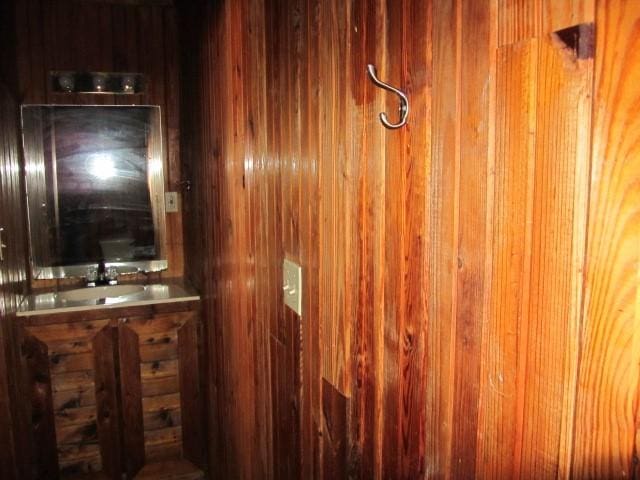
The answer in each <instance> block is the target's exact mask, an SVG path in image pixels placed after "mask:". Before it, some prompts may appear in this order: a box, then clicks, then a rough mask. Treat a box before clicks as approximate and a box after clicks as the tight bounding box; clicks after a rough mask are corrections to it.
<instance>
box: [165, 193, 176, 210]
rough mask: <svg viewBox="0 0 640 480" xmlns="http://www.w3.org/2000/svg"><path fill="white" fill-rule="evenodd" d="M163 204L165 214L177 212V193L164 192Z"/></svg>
mask: <svg viewBox="0 0 640 480" xmlns="http://www.w3.org/2000/svg"><path fill="white" fill-rule="evenodd" d="M164 204H165V210H166V211H167V213H176V212H178V211H179V208H178V192H166V193H165V194H164Z"/></svg>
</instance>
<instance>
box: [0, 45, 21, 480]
mask: <svg viewBox="0 0 640 480" xmlns="http://www.w3.org/2000/svg"><path fill="white" fill-rule="evenodd" d="M6 50H7V52H6V54H8V51H10V50H11V49H10V48H7V49H6ZM18 118H19V117H18V107H17V104H16V101H15V99H14V98H13V97H12V95H11V94H10V93H9V91H8V89H7V87H6V86H5V85H4V84H3V83H0V228H3V231H2V243H4V244H5V245H6V247H0V248H2V255H3V260H2V261H0V477H2V478H6V479H8V480H12V479H18V478H23V476H24V475H25V474H26V472H25V470H24V468H25V467H24V464H25V460H24V456H23V454H24V450H25V443H26V441H27V439H26V436H25V432H24V429H22V428H21V422H22V421H23V418H22V417H21V416H20V411H19V409H18V408H17V406H18V405H19V402H20V401H21V395H22V388H21V383H20V379H19V376H18V375H17V371H16V369H15V368H14V366H15V364H16V360H17V358H18V354H19V349H18V346H17V343H16V341H15V324H14V322H15V311H16V309H17V307H18V305H19V303H20V301H21V298H22V297H21V296H22V294H23V293H24V292H25V289H26V287H27V272H26V259H25V245H24V241H25V237H24V228H25V225H26V223H25V218H24V210H23V207H22V185H21V182H22V170H21V167H20V165H21V162H20V154H19V151H20V150H19V146H18V142H19V138H20V134H19V129H18Z"/></svg>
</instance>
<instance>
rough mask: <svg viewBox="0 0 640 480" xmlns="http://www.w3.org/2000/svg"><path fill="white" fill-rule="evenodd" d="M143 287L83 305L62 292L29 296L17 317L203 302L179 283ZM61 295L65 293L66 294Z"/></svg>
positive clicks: (190, 289) (192, 290)
mask: <svg viewBox="0 0 640 480" xmlns="http://www.w3.org/2000/svg"><path fill="white" fill-rule="evenodd" d="M141 286H143V287H144V290H142V291H140V292H136V293H132V294H128V295H122V296H119V297H106V298H99V299H93V300H81V301H70V300H65V299H63V298H61V296H60V294H59V293H58V292H45V293H38V294H33V295H27V296H25V298H24V299H23V301H22V303H21V304H20V307H19V308H18V312H17V313H16V315H17V316H18V317H29V316H33V315H50V314H55V313H65V312H79V311H82V310H99V309H105V308H121V307H136V306H141V305H153V304H158V303H176V302H190V301H197V300H200V296H199V295H198V293H197V292H196V291H195V290H194V289H193V288H191V287H189V286H188V285H185V284H182V283H179V282H175V281H173V282H167V283H161V284H152V285H141ZM87 288H90V287H87ZM60 293H62V291H61V292H60Z"/></svg>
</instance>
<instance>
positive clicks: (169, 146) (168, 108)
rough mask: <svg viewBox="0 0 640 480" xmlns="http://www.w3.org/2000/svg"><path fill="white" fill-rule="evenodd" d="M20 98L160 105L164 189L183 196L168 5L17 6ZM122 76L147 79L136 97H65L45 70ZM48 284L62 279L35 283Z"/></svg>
mask: <svg viewBox="0 0 640 480" xmlns="http://www.w3.org/2000/svg"><path fill="white" fill-rule="evenodd" d="M15 3H16V12H15V19H16V25H17V30H18V31H19V32H20V35H18V36H17V42H16V49H17V57H18V62H17V75H18V95H19V98H20V101H21V102H24V103H53V104H107V105H112V104H121V105H132V104H141V105H160V107H161V110H162V112H161V117H162V119H161V120H162V132H163V144H162V149H163V157H164V178H165V191H178V192H179V193H182V184H181V181H182V175H181V168H180V141H179V117H180V105H179V96H180V91H179V78H178V72H179V58H178V52H179V45H178V35H177V24H176V14H175V8H174V7H173V6H172V5H170V3H171V2H152V1H145V2H141V1H126V2H125V1H122V2H115V1H114V2H98V1H95V2H83V1H75V0H64V1H60V2H48V1H45V0H26V1H20V2H15ZM52 70H71V71H107V72H108V71H125V72H139V73H142V74H144V75H145V76H146V89H145V91H144V93H142V94H135V95H126V96H125V95H91V94H63V93H56V92H54V91H53V90H52V86H51V82H50V78H49V72H50V71H52ZM182 230H183V229H182V212H178V213H167V214H166V232H167V234H166V250H165V251H166V253H167V255H166V256H167V259H168V262H169V268H168V270H167V271H166V272H163V273H162V276H166V277H181V276H182V275H183V271H184V265H183V264H184V260H183V233H182ZM32 283H33V286H34V287H36V288H38V287H47V286H50V285H55V284H58V283H69V282H68V281H66V282H64V281H62V282H61V281H58V282H45V281H41V282H38V281H34V282H32Z"/></svg>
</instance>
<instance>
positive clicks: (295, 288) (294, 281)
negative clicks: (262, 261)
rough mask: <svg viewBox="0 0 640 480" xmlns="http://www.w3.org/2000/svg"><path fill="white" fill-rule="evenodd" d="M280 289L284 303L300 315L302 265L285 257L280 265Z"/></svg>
mask: <svg viewBox="0 0 640 480" xmlns="http://www.w3.org/2000/svg"><path fill="white" fill-rule="evenodd" d="M282 290H283V293H284V303H285V305H287V306H288V307H289V308H290V309H291V310H293V311H294V312H296V313H297V314H298V315H300V316H302V267H301V266H300V265H298V264H297V263H294V262H292V261H291V260H287V259H285V260H284V263H283V265H282Z"/></svg>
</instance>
